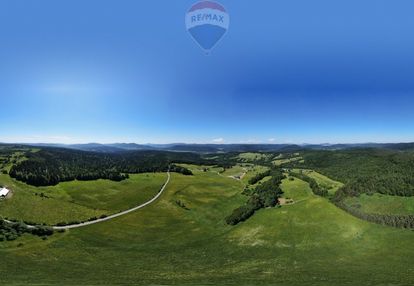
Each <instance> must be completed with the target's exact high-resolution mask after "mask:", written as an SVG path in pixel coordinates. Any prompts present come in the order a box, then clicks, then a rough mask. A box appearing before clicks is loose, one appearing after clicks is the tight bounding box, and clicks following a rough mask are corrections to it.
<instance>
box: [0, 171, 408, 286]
mask: <svg viewBox="0 0 414 286" xmlns="http://www.w3.org/2000/svg"><path fill="white" fill-rule="evenodd" d="M193 171H194V174H195V176H188V177H186V176H182V175H178V174H173V175H172V180H171V184H170V185H169V186H168V188H167V190H166V193H165V194H163V195H162V196H161V198H160V200H158V201H157V202H156V203H154V204H153V205H150V206H148V207H147V208H144V209H142V210H140V211H137V212H135V213H132V214H129V215H127V216H124V217H121V218H117V219H114V220H112V221H109V222H105V223H102V224H97V225H93V226H89V227H85V228H81V229H76V230H71V231H68V232H66V233H64V234H58V235H56V236H53V237H52V238H51V239H49V240H47V241H41V240H40V239H36V238H29V237H26V238H24V239H23V240H21V243H22V244H23V245H20V246H19V247H17V244H16V243H17V242H16V243H12V244H8V245H6V246H5V243H0V255H1V257H2V262H3V263H2V266H1V267H0V277H1V280H0V281H1V284H12V285H13V284H16V285H17V284H42V285H47V284H59V285H63V284H66V285H80V284H88V285H115V284H118V285H119V284H187V285H188V284H197V285H199V284H210V285H211V284H213V285H222V284H234V285H242V284H246V285H247V284H249V285H253V284H254V285H258V284H262V285H263V284H269V285H274V284H279V285H361V281H364V282H363V283H364V285H411V284H412V283H413V281H414V245H413V243H412V241H413V240H414V233H413V232H412V231H408V230H399V229H393V228H389V227H384V226H379V225H375V224H370V223H368V222H365V221H362V220H358V219H356V218H354V217H353V216H351V215H349V214H347V213H345V212H343V211H342V210H340V209H338V208H336V207H335V206H334V205H332V204H331V203H330V202H329V201H328V200H326V199H323V198H319V197H316V196H314V195H313V194H312V193H311V191H310V189H309V187H308V185H307V184H306V183H305V182H303V181H301V180H298V179H295V180H294V181H289V180H285V181H284V182H283V185H282V188H283V190H284V192H285V196H288V197H290V198H293V199H294V200H295V201H300V202H299V203H297V204H294V205H290V206H284V207H281V208H273V209H263V210H260V211H258V212H257V213H256V214H255V215H254V216H253V217H252V218H251V219H249V220H248V221H246V222H245V223H242V224H240V225H238V226H235V227H230V226H228V225H226V224H225V223H224V218H225V216H226V215H228V214H229V213H231V211H232V210H233V209H234V208H236V207H238V206H240V205H241V204H242V203H244V202H245V200H246V197H245V196H243V195H241V194H240V193H241V191H242V186H241V185H240V183H239V182H237V181H236V180H231V179H229V178H226V177H222V176H219V175H218V174H217V173H215V172H203V171H200V170H199V168H194V169H193ZM177 200H182V201H183V202H184V203H185V205H186V206H187V208H188V209H184V208H182V207H180V206H179V205H177V203H176V201H177Z"/></svg>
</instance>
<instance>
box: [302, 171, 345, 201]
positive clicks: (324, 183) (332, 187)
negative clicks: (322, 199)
mask: <svg viewBox="0 0 414 286" xmlns="http://www.w3.org/2000/svg"><path fill="white" fill-rule="evenodd" d="M302 171H303V172H304V174H305V175H307V176H309V177H311V178H312V179H314V180H315V181H316V182H317V183H318V185H319V186H320V187H322V188H324V189H326V190H328V193H329V195H334V194H335V193H336V191H337V190H338V189H339V188H341V187H343V186H344V184H343V183H341V182H337V181H335V180H332V179H331V178H328V177H327V176H324V175H322V174H320V173H318V172H316V171H313V170H302Z"/></svg>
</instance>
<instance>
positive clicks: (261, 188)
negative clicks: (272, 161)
mask: <svg viewBox="0 0 414 286" xmlns="http://www.w3.org/2000/svg"><path fill="white" fill-rule="evenodd" d="M271 176H272V178H271V179H270V180H268V181H266V182H264V183H263V184H259V185H257V186H256V187H255V188H254V189H253V190H251V191H248V192H245V193H247V194H248V196H249V199H248V200H247V202H246V203H245V204H244V205H243V206H241V207H239V208H237V209H235V210H234V211H233V212H232V214H230V215H229V216H228V217H226V219H225V221H226V223H227V224H229V225H236V224H238V223H240V222H243V221H245V220H247V219H249V218H250V217H251V216H252V215H254V213H255V212H256V211H257V210H259V209H262V208H267V207H275V206H276V205H277V204H278V203H279V198H280V197H281V196H282V194H283V192H282V190H281V189H280V184H281V183H282V180H283V179H284V178H285V176H284V175H283V173H282V171H281V170H280V169H273V170H272V171H271Z"/></svg>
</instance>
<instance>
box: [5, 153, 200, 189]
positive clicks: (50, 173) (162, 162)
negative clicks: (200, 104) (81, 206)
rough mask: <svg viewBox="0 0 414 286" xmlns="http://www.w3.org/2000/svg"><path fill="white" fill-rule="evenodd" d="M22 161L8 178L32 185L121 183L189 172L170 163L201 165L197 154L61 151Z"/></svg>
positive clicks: (32, 155)
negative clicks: (140, 175) (151, 174)
mask: <svg viewBox="0 0 414 286" xmlns="http://www.w3.org/2000/svg"><path fill="white" fill-rule="evenodd" d="M25 157H26V158H27V159H26V160H24V161H22V162H20V163H17V164H15V165H14V166H13V167H12V168H11V170H10V176H11V177H13V178H15V179H17V180H20V181H23V182H25V183H27V184H30V185H34V186H49V185H56V184H58V183H59V182H64V181H72V180H75V179H76V180H95V179H110V180H114V181H121V180H123V179H126V178H127V177H128V174H131V173H144V172H166V171H167V170H168V169H169V168H170V170H171V171H172V172H179V173H183V174H186V175H190V174H191V171H189V170H187V169H185V168H183V167H180V166H177V165H174V163H201V162H202V159H201V158H200V155H198V154H194V153H174V152H162V151H133V152H121V153H96V152H85V151H78V150H70V149H61V148H42V149H41V150H40V151H37V152H32V151H27V152H26V154H25Z"/></svg>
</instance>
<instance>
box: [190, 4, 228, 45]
mask: <svg viewBox="0 0 414 286" xmlns="http://www.w3.org/2000/svg"><path fill="white" fill-rule="evenodd" d="M229 24H230V17H229V14H228V13H227V12H226V9H224V7H223V6H222V5H221V4H219V3H217V2H213V1H201V2H198V3H196V4H194V5H193V6H192V7H191V8H190V10H188V12H187V14H186V17H185V25H186V27H187V30H188V32H189V33H190V35H191V36H192V37H193V39H194V40H195V41H196V42H197V43H198V44H199V45H200V47H201V48H202V49H203V50H204V51H205V52H206V53H210V51H211V50H212V49H213V48H214V47H215V46H216V44H217V43H218V42H219V41H220V39H221V38H223V36H224V34H226V32H227V30H228V28H229Z"/></svg>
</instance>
